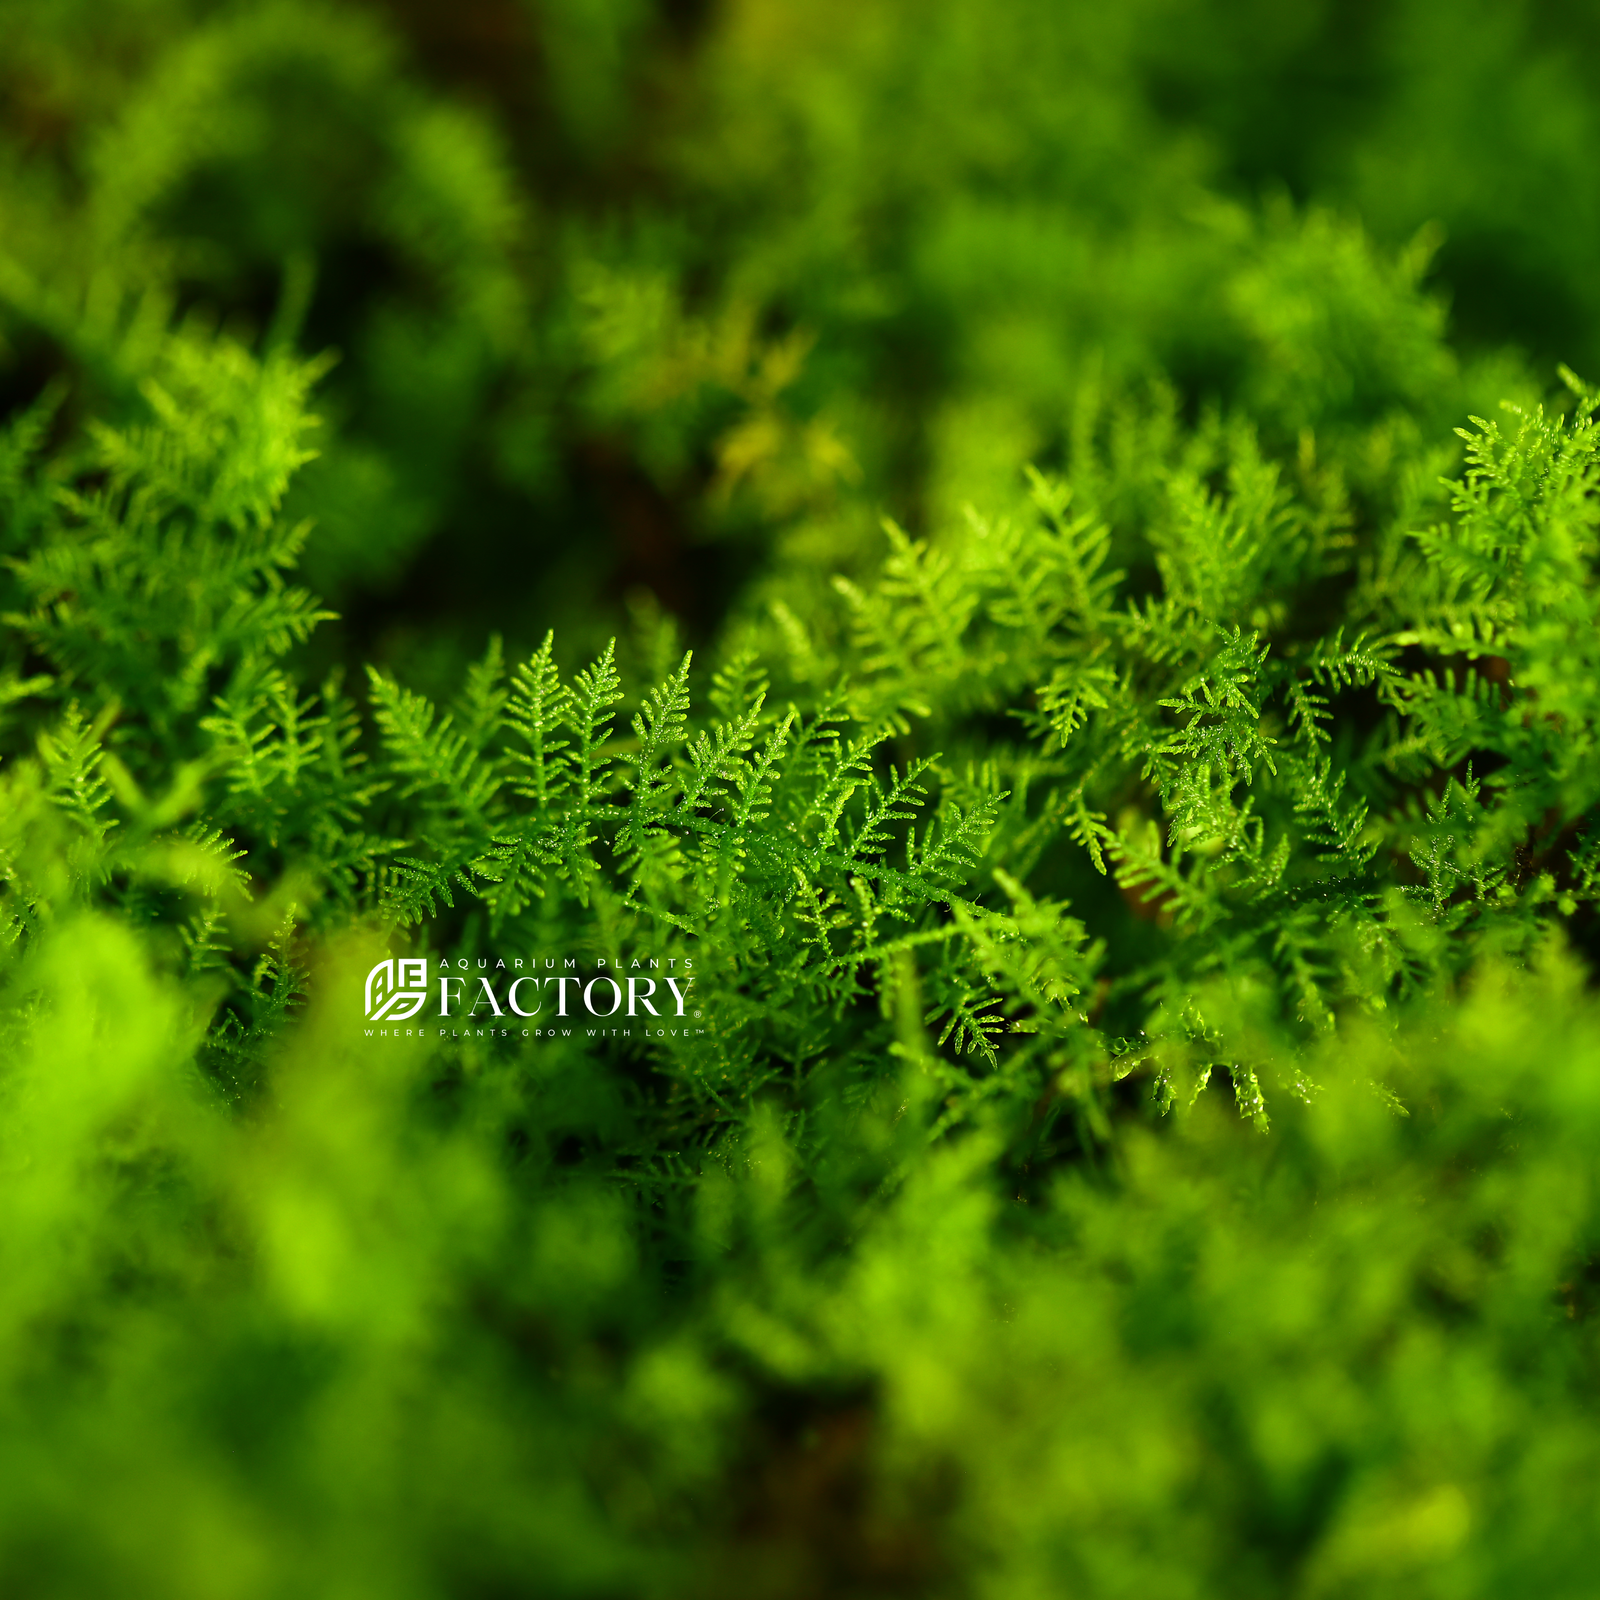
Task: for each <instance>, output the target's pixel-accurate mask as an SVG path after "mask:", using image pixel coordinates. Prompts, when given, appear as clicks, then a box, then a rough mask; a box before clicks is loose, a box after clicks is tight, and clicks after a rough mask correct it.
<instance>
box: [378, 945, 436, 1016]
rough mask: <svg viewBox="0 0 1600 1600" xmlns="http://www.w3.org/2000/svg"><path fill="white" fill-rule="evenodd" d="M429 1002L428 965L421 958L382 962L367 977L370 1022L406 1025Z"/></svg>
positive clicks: (404, 958) (403, 958) (391, 959)
mask: <svg viewBox="0 0 1600 1600" xmlns="http://www.w3.org/2000/svg"><path fill="white" fill-rule="evenodd" d="M427 1002H428V963H427V962H426V961H425V960H424V959H423V958H422V957H421V956H415V957H402V958H401V959H400V960H398V961H396V960H394V959H393V958H392V957H391V958H390V959H389V960H388V961H380V962H379V963H378V964H377V966H375V967H374V968H373V969H372V971H371V972H369V973H368V974H367V1021H368V1022H404V1021H405V1020H406V1018H407V1017H414V1016H416V1014H417V1013H418V1012H419V1011H420V1010H421V1009H422V1008H423V1006H425V1005H426V1004H427Z"/></svg>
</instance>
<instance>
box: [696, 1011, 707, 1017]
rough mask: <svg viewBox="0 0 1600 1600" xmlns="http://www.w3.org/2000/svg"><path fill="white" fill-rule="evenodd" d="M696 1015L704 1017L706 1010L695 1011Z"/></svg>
mask: <svg viewBox="0 0 1600 1600" xmlns="http://www.w3.org/2000/svg"><path fill="white" fill-rule="evenodd" d="M695 1015H696V1016H697V1017H703V1016H704V1015H705V1012H703V1011H697V1012H695Z"/></svg>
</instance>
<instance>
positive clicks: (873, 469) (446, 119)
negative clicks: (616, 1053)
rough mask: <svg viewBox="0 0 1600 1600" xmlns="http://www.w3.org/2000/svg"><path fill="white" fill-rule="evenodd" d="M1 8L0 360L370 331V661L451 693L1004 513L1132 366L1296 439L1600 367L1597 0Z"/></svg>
mask: <svg viewBox="0 0 1600 1600" xmlns="http://www.w3.org/2000/svg"><path fill="white" fill-rule="evenodd" d="M3 10H4V36H5V40H6V45H5V50H4V54H3V57H0V139H3V153H0V161H3V163H4V184H3V194H4V206H5V214H4V230H5V233H4V261H5V268H4V271H5V280H4V283H3V284H0V291H3V295H0V306H3V312H0V315H3V318H4V320H3V323H0V330H3V336H4V341H5V343H4V347H3V361H0V383H3V384H4V386H5V392H4V396H3V398H4V399H5V400H6V401H7V403H9V404H16V403H17V402H19V401H21V400H24V399H26V398H28V397H30V396H31V394H32V393H34V392H36V391H37V390H38V389H39V388H40V386H41V385H42V384H43V383H44V382H45V381H46V380H47V379H48V378H49V377H50V375H51V374H52V373H55V372H58V371H59V370H61V369H62V368H63V367H69V368H73V369H79V370H86V371H89V372H92V373H93V374H94V375H95V376H96V378H97V379H98V380H99V381H100V382H101V383H103V384H104V385H105V386H106V387H107V388H109V389H115V388H116V387H117V386H118V385H119V384H122V385H127V384H129V383H130V382H132V381H136V378H137V369H138V365H139V360H140V354H139V349H138V340H137V335H136V332H134V331H133V329H130V328H125V327H124V326H123V324H122V321H121V318H122V316H123V315H124V308H123V302H125V301H128V300H132V299H134V298H143V299H154V300H157V301H161V302H162V303H164V304H165V305H166V306H168V307H169V308H176V309H178V310H179V311H183V310H191V309H192V310H193V311H195V312H196V313H197V314H202V315H204V316H207V317H211V318H215V319H220V320H221V321H222V322H224V323H225V324H229V325H231V326H234V327H236V328H239V329H243V330H252V331H253V332H254V334H255V335H256V336H257V337H262V338H265V337H279V338H292V339H294V340H296V341H297V342H299V343H301V344H302V345H304V346H306V347H308V348H310V349H312V350H322V349H327V350H332V351H336V352H337V353H338V365H337V367H336V368H335V369H334V371H333V373H332V374H331V376H330V377H329V378H328V379H327V381H326V384H325V386H324V388H323V390H322V392H321V396H320V408H321V411H322V413H323V415H324V419H325V424H326V426H325V429H324V432H323V434H322V437H321V439H320V441H319V444H320V448H321V450H322V457H321V459H320V460H319V461H318V463H317V464H316V465H315V466H314V467H313V468H312V469H311V470H310V471H309V472H308V473H307V474H306V475H305V476H304V478H303V479H302V480H301V483H300V486H299V489H298V493H299V494H300V496H301V498H302V501H303V504H304V507H305V509H307V510H314V511H315V515H316V518H317V535H316V538H315V539H314V540H313V541H312V544H311V546H310V547H309V549H308V552H307V557H306V573H307V578H308V581H309V582H310V584H311V586H312V587H313V588H314V589H315V590H317V592H319V593H321V594H323V595H325V596H327V597H328V598H329V599H330V600H331V602H332V603H333V605H334V606H335V607H336V609H338V610H339V611H340V612H341V614H342V616H343V618H344V621H343V626H342V632H340V633H337V634H336V633H327V634H326V635H325V639H324V645H323V648H325V649H334V648H336V647H337V648H341V649H343V650H344V651H345V652H346V653H347V654H348V655H349V656H350V657H351V659H352V660H360V659H370V658H377V659H381V660H391V659H399V658H401V657H404V658H405V659H406V660H407V661H408V662H409V663H411V665H412V666H413V668H415V669H417V670H420V671H423V672H424V674H425V676H428V677H430V678H435V679H438V680H439V681H443V680H444V679H446V678H447V677H448V676H449V673H450V671H451V670H453V668H454V666H455V665H456V664H457V658H458V657H459V656H460V655H461V654H462V653H463V652H465V653H466V654H469V655H475V654H476V653H477V641H478V640H479V639H480V638H481V637H482V635H483V634H484V633H485V632H486V631H488V630H490V629H496V630H499V631H500V632H502V633H503V634H504V635H505V636H506V638H507V641H508V644H509V645H511V646H512V647H513V651H514V652H515V650H516V649H517V648H519V647H521V646H523V645H525V644H527V643H529V642H530V641H533V640H536V638H537V637H539V636H542V632H543V629H544V627H545V626H546V625H547V622H548V621H550V620H559V621H560V622H561V623H562V624H563V625H564V626H566V627H567V628H569V629H571V628H575V627H580V626H581V627H584V628H586V629H587V634H592V635H599V634H600V633H601V632H602V630H605V629H608V628H609V627H610V626H611V619H612V618H613V617H614V616H615V615H616V614H617V613H618V612H619V611H620V610H621V608H623V607H624V606H625V605H626V604H628V603H630V602H631V603H634V604H646V605H656V606H659V607H661V608H664V609H665V610H666V611H667V612H669V613H672V614H674V615H676V616H678V617H680V618H681V619H682V621H683V624H684V626H685V628H686V629H687V632H688V635H689V637H690V638H691V640H696V639H698V640H704V639H706V638H708V637H710V636H711V635H712V634H713V633H714V632H715V630H716V628H717V626H718V624H719V623H720V622H721V621H722V619H724V618H725V617H726V616H727V615H728V613H729V612H730V610H732V609H735V608H737V607H738V606H739V605H740V603H741V600H747V599H748V597H749V596H750V595H751V594H752V593H753V592H755V591H756V590H759V589H760V588H761V586H762V585H763V583H767V584H768V585H769V587H770V584H771V582H772V581H773V579H774V575H775V574H776V575H778V577H777V581H778V582H780V583H782V582H790V581H793V575H794V573H795V572H796V571H800V572H805V571H810V570H814V569H816V568H817V567H818V565H819V564H820V565H822V566H833V565H837V566H841V567H844V568H846V569H848V568H849V567H850V566H851V565H852V564H856V565H859V564H860V563H861V562H862V561H863V560H865V559H868V557H869V555H870V557H871V558H873V559H875V558H876V555H877V551H878V535H877V531H876V530H877V522H878V519H879V518H880V517H881V516H882V515H884V514H886V513H887V514H889V515H892V516H894V517H895V518H896V519H897V520H899V521H900V522H901V523H902V524H903V525H904V526H906V527H907V528H908V529H910V530H911V531H912V532H913V533H916V532H920V531H924V530H928V529H931V528H936V527H937V526H939V525H940V524H941V523H942V522H943V521H945V520H947V519H948V518H949V517H951V516H953V515H959V513H960V510H961V508H962V506H963V505H965V504H966V503H967V502H968V501H974V500H975V501H977V502H979V503H981V504H983V505H984V506H985V508H986V509H990V510H992V509H995V508H996V506H997V504H998V503H1000V502H1005V501H1008V500H1009V499H1011V498H1014V496H1015V495H1016V493H1017V485H1018V484H1019V482H1020V477H1019V468H1020V467H1021V465H1022V464H1023V463H1024V462H1026V461H1032V462H1035V463H1037V464H1040V465H1043V466H1049V465H1051V464H1053V463H1055V462H1057V461H1059V460H1060V458H1061V457H1062V454H1063V452H1064V450H1065V447H1066V443H1067V432H1068V426H1069V423H1068V419H1069V417H1070V415H1071V412H1072V409H1073V406H1074V403H1075V401H1076V400H1077V399H1078V398H1079V397H1080V396H1081V394H1082V391H1083V388H1084V385H1085V384H1086V383H1097V384H1101V385H1105V386H1109V387H1110V388H1111V389H1112V390H1125V389H1128V388H1132V387H1137V386H1139V385H1141V384H1147V383H1151V382H1157V381H1159V382H1166V383H1170V384H1172V385H1175V386H1176V389H1177V390H1178V392H1179V394H1180V395H1181V397H1182V401H1183V404H1184V405H1185V407H1188V408H1191V409H1192V408H1198V407H1202V406H1204V405H1206V404H1207V403H1221V404H1224V405H1234V404H1245V405H1247V406H1249V407H1250V408H1251V409H1253V410H1254V412H1255V413H1256V414H1257V418H1258V420H1259V422H1260V423H1261V424H1262V425H1264V426H1266V427H1267V428H1268V430H1269V432H1271V431H1274V430H1275V431H1276V432H1277V433H1278V434H1279V435H1280V436H1285V437H1287V438H1289V439H1291V440H1292V439H1293V437H1294V436H1295V434H1296V433H1297V431H1298V430H1299V429H1301V428H1303V427H1307V426H1313V425H1314V426H1316V427H1317V428H1319V430H1322V431H1323V432H1324V433H1325V432H1326V431H1327V430H1328V429H1329V428H1337V427H1338V426H1340V425H1346V426H1351V425H1355V424H1356V423H1358V422H1365V421H1370V419H1372V418H1373V417H1374V416H1376V415H1380V414H1382V413H1384V412H1385V411H1390V412H1404V413H1405V414H1406V415H1407V416H1408V417H1409V418H1410V419H1411V420H1412V421H1413V422H1414V423H1415V424H1416V425H1418V426H1419V427H1420V428H1422V429H1423V430H1424V431H1425V432H1443V431H1444V430H1447V429H1448V428H1449V427H1450V426H1453V425H1454V424H1455V423H1456V422H1458V421H1459V420H1460V418H1461V416H1462V414H1463V413H1464V412H1465V411H1466V410H1467V409H1468V408H1469V407H1470V406H1476V407H1477V408H1479V409H1486V408H1487V407H1488V406H1489V405H1491V404H1492V403H1493V402H1494V401H1495V400H1497V399H1499V398H1501V397H1502V396H1503V395H1504V394H1505V393H1507V392H1511V391H1512V390H1513V389H1519V388H1525V387H1526V381H1527V380H1531V381H1532V382H1533V383H1534V384H1535V385H1536V386H1543V385H1544V384H1547V383H1548V382H1549V381H1550V380H1551V377H1552V373H1553V364H1554V362H1555V361H1556V360H1557V359H1563V360H1566V361H1568V362H1570V363H1571V364H1573V365H1574V366H1576V367H1577V368H1578V370H1580V371H1584V372H1587V371H1592V370H1597V369H1600V288H1597V287H1596V279H1595V275H1594V273H1593V271H1592V269H1591V263H1592V261H1593V260H1594V259H1595V253H1596V248H1597V245H1600V203H1597V202H1596V200H1595V199H1594V197H1593V185H1592V184H1591V183H1590V182H1589V178H1588V170H1589V160H1590V156H1589V152H1590V151H1591V150H1592V149H1593V147H1594V143H1595V138H1596V131H1597V130H1596V128H1595V117H1596V105H1597V103H1600V102H1597V99H1596V92H1595V91H1596V84H1595V74H1596V73H1597V72H1600V66H1597V65H1596V63H1597V61H1600V53H1597V51H1596V48H1595V46H1596V43H1597V40H1596V36H1595V35H1596V29H1597V28H1600V22H1597V21H1596V19H1595V17H1594V16H1593V14H1592V12H1591V10H1590V8H1587V7H1584V6H1580V5H1576V4H1570V5H1561V4H1554V3H1546V4H1526V5H1522V4H1519V5H1506V4H1500V3H1495V4H1483V5H1481V6H1474V5H1472V4H1470V3H1469V4H1458V5H1445V4H1443V3H1438V0H1398V3H1396V4H1391V5H1385V6H1376V5H1366V4H1339V5H1334V4H1331V3H1328V4H1311V3H1294V4H1274V5H1265V4H1263V5H1256V4H1253V3H1240V4H1230V5H1226V6H1224V5H1206V4H1195V3H1192V0H1131V3H1129V4H1126V5H1120V6H1115V7H1107V6H1092V5H1086V4H1075V3H1068V4H1052V3H1044V0H1039V3H1033V0H1009V3H1007V4H1005V5H999V6H993V7H980V6H976V5H973V4H970V3H968V0H924V3H919V4H915V5H912V4H909V3H907V4H904V5H900V4H896V3H893V0H872V3H868V4H858V3H837V4H836V3H834V0H816V3H813V4H807V5H799V4H791V3H787V0H670V3H669V0H660V3H656V4H652V3H650V0H566V3H561V4H557V3H554V0H551V3H535V0H460V3H456V4H450V5H443V4H435V3H431V0H413V3H403V0H395V3H393V4H390V5H377V4H374V5H368V6H360V5H353V4H351V5H331V6H330V5H317V6H296V5H284V4H281V3H278V0H271V3H267V4H260V5H254V6H249V7H228V6H217V5H207V4H198V3H181V0H159V3H157V0H141V3H133V0H92V3H91V0H82V3H78V0H57V3H53V4H49V5H45V4H30V3H28V0H7V4H6V5H5V6H4V8H3ZM1363 233H1364V234H1365V235H1366V237H1367V238H1369V239H1370V240H1371V241H1373V245H1374V247H1375V255H1374V254H1372V253H1369V251H1368V250H1367V249H1366V248H1365V247H1364V246H1363V243H1362V235H1363ZM1385 260H1398V262H1399V263H1400V265H1399V266H1398V267H1397V268H1394V269H1384V268H1379V267H1378V266H1377V265H1376V264H1375V263H1376V262H1378V261H1385ZM1384 271H1392V272H1393V273H1394V274H1395V281H1394V283H1393V285H1392V287H1390V288H1389V289H1388V290H1387V292H1385V291H1384V289H1383V286H1382V285H1381V284H1379V283H1373V282H1370V281H1368V280H1371V279H1373V278H1374V277H1375V275H1381V273H1382V272H1384ZM1414 280H1420V281H1421V282H1422V283H1423V284H1424V285H1425V286H1426V291H1427V295H1428V297H1429V298H1428V300H1427V302H1425V303H1424V302H1419V301H1418V300H1417V299H1416V297H1415V296H1414V295H1413V294H1411V293H1410V284H1411V282H1412V281H1414ZM1424 304H1428V305H1432V306H1433V307H1434V308H1435V309H1433V310H1431V311H1430V310H1425V309H1422V306H1423V305H1424ZM1385 307H1387V309H1385ZM85 308H87V309H85ZM154 314H155V312H154V310H153V309H152V311H151V315H154ZM1341 317H1342V318H1344V319H1345V322H1346V324H1347V325H1346V326H1344V327H1342V328H1336V329H1334V330H1333V332H1334V336H1335V337H1334V343H1335V347H1336V348H1340V349H1341V350H1342V351H1343V353H1344V355H1345V356H1346V357H1347V359H1345V360H1344V361H1343V362H1342V364H1341V365H1340V366H1339V368H1338V369H1337V370H1329V371H1312V370H1305V369H1304V368H1303V366H1302V365H1300V364H1298V363H1297V353H1296V346H1297V345H1303V344H1304V343H1305V338H1304V333H1305V330H1304V328H1303V327H1301V326H1300V324H1301V323H1303V321H1304V319H1307V318H1310V319H1312V320H1314V321H1326V320H1327V319H1328V318H1334V319H1339V318H1341ZM134 322H135V325H136V323H137V319H136V318H135V319H134ZM1446 326H1447V327H1448V330H1449V343H1448V345H1447V346H1441V345H1440V342H1439V339H1438V334H1439V332H1440V331H1441V329H1442V328H1444V327H1446ZM1524 374H1526V375H1527V380H1525V379H1524V378H1523V375H1524ZM586 637H587V635H586ZM430 668H431V671H430Z"/></svg>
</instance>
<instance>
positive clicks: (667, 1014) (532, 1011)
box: [366, 954, 708, 1041]
mask: <svg viewBox="0 0 1600 1600" xmlns="http://www.w3.org/2000/svg"><path fill="white" fill-rule="evenodd" d="M694 964H695V958H694V957H693V956H667V955H649V954H641V955H636V956H632V957H631V958H626V959H625V958H624V957H622V956H618V955H611V956H596V957H593V958H590V959H587V960H581V959H580V958H579V957H577V956H538V957H534V956H515V957H513V958H511V959H507V958H505V957H503V956H501V957H495V956H475V957H467V956H458V957H456V958H454V959H453V960H452V959H448V958H446V957H444V956H434V957H424V956H405V957H399V956H389V957H387V958H386V959H384V960H382V961H380V962H379V963H378V964H377V966H375V967H374V968H373V969H372V971H371V972H369V973H368V974H367V996H366V1013H367V1021H368V1022H369V1023H373V1024H380V1026H373V1027H369V1028H368V1029H367V1037H368V1038H369V1039H371V1038H379V1039H399V1038H402V1037H404V1038H407V1039H418V1040H420V1039H423V1038H426V1037H432V1036H433V1034H432V1030H431V1029H430V1028H428V1027H425V1026H424V1027H417V1028H404V1029H401V1028H396V1027H394V1026H393V1024H394V1023H397V1022H408V1021H410V1020H411V1019H413V1018H415V1019H416V1020H417V1021H418V1022H424V1023H426V1022H435V1023H444V1024H446V1026H444V1027H441V1028H439V1030H438V1034H437V1037H438V1038H440V1039H443V1038H446V1037H448V1038H451V1039H467V1038H476V1039H481V1038H485V1037H487V1038H502V1039H504V1038H509V1037H510V1036H511V1034H512V1033H520V1035H521V1036H522V1037H523V1038H524V1039H546V1038H549V1039H554V1038H556V1037H558V1036H559V1037H560V1038H563V1039H570V1038H571V1037H572V1036H573V1032H574V1028H575V1027H577V1028H578V1029H579V1030H580V1032H581V1035H582V1036H583V1037H587V1038H591V1039H600V1038H604V1039H631V1038H634V1037H635V1036H636V1035H637V1036H638V1037H641V1038H646V1039H676V1040H679V1041H683V1040H687V1039H689V1038H698V1037H700V1036H701V1035H702V1034H704V1033H706V1032H707V1031H708V1030H707V1028H706V1027H704V1026H701V1027H694V1026H692V1024H693V1023H703V1021H704V1018H705V1012H704V1011H703V1010H702V1008H701V1006H700V1003H699V1001H698V1000H697V999H696V997H695V993H694V989H695V973H694V970H693V969H694ZM430 966H432V967H434V968H435V969H436V970H435V971H434V972H433V973H431V974H430V972H429V970H428V969H429V967H430ZM585 968H587V969H589V970H587V971H585V970H584V969H585ZM430 1000H432V1001H433V1002H434V1005H433V1007H432V1012H433V1014H432V1015H431V1016H429V1017H424V1016H422V1015H421V1012H422V1010H423V1008H424V1007H425V1006H427V1005H428V1004H429V1001H430ZM524 1023H528V1024H531V1026H528V1027H524V1026H522V1024H524ZM449 1024H454V1026H449ZM590 1024H593V1026H590Z"/></svg>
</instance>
